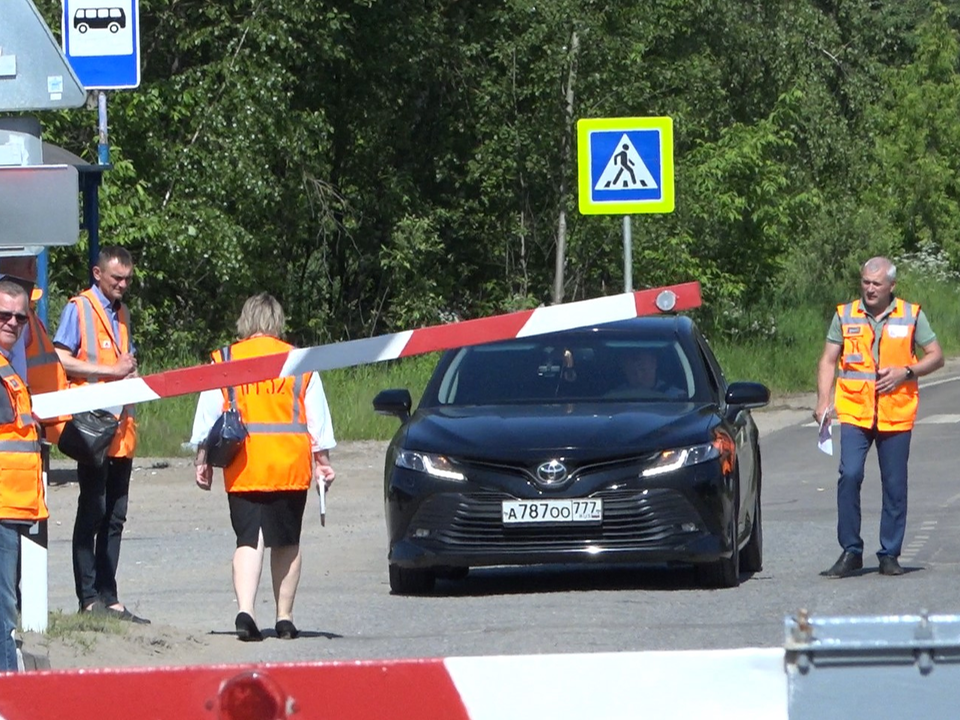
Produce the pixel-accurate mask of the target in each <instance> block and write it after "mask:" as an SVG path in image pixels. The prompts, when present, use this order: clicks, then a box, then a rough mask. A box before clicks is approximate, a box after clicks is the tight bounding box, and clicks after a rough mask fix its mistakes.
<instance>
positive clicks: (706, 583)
mask: <svg viewBox="0 0 960 720" xmlns="http://www.w3.org/2000/svg"><path fill="white" fill-rule="evenodd" d="M739 515H740V489H739V488H737V498H736V501H735V502H734V505H733V513H732V516H731V518H730V519H731V525H732V527H730V528H728V530H727V532H729V533H730V542H731V545H732V547H733V552H731V553H730V557H728V558H720V559H719V560H716V561H714V562H710V563H703V564H702V565H697V582H698V583H699V584H700V586H701V587H705V588H734V587H737V586H738V585H739V584H740V542H739V539H738V537H737V519H738V517H739Z"/></svg>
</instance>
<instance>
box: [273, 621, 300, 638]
mask: <svg viewBox="0 0 960 720" xmlns="http://www.w3.org/2000/svg"><path fill="white" fill-rule="evenodd" d="M276 630H277V637H278V638H280V639H281V640H294V639H296V637H297V635H299V634H300V631H299V630H297V626H296V625H294V624H293V623H292V622H290V621H289V620H277V625H276Z"/></svg>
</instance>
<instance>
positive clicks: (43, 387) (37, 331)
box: [25, 310, 70, 445]
mask: <svg viewBox="0 0 960 720" xmlns="http://www.w3.org/2000/svg"><path fill="white" fill-rule="evenodd" d="M27 315H28V316H29V317H30V342H29V343H28V344H27V346H26V348H25V354H26V358H27V385H29V386H30V392H31V393H33V394H34V395H39V394H40V393H48V392H56V391H57V390H64V389H65V388H66V387H67V373H66V372H65V371H64V369H63V365H61V364H60V358H59V357H58V356H57V351H56V348H54V346H53V341H51V340H50V336H49V335H48V334H47V328H46V327H44V324H43V322H42V321H41V320H40V318H39V317H37V315H36V313H35V312H34V311H33V310H30V312H29V313H27ZM69 419H70V416H69V415H68V416H64V417H59V418H52V419H50V420H44V421H42V423H41V425H42V430H43V436H44V438H45V439H46V440H48V441H49V442H50V443H52V444H54V445H56V443H57V440H58V439H59V438H60V432H61V430H62V429H63V423H64V422H66V421H67V420H69Z"/></svg>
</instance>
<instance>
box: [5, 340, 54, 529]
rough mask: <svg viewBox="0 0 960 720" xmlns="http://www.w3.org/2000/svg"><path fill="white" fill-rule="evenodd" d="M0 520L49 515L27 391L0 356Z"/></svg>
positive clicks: (37, 518) (35, 426)
mask: <svg viewBox="0 0 960 720" xmlns="http://www.w3.org/2000/svg"><path fill="white" fill-rule="evenodd" d="M0 381H2V383H3V389H4V392H0V519H3V520H43V519H45V518H48V517H50V513H49V511H48V510H47V502H46V498H45V497H44V490H43V470H42V467H41V463H40V435H39V433H38V430H37V424H36V422H35V421H34V419H33V409H32V407H31V405H30V393H29V392H28V391H27V386H26V385H24V383H23V380H21V379H20V376H19V375H17V373H16V372H15V371H14V369H13V368H12V367H11V366H10V363H8V362H7V360H6V358H4V357H3V356H0Z"/></svg>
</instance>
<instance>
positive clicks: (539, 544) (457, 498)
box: [408, 488, 701, 552]
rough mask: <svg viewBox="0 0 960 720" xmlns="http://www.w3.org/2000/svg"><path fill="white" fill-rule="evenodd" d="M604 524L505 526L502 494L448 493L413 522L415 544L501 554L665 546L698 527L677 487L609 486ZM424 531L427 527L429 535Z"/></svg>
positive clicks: (425, 506)
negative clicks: (689, 525)
mask: <svg viewBox="0 0 960 720" xmlns="http://www.w3.org/2000/svg"><path fill="white" fill-rule="evenodd" d="M590 497H592V498H602V500H603V522H602V523H601V524H584V523H569V522H568V523H558V524H549V525H548V524H545V523H544V524H534V525H520V526H514V525H510V526H505V525H504V524H503V519H502V510H501V502H502V501H503V500H510V499H513V498H512V497H511V496H509V495H506V494H504V493H496V492H483V493H471V494H469V495H458V494H444V495H435V496H433V497H431V498H428V499H427V500H426V501H424V503H423V504H422V505H421V506H420V508H419V509H418V511H417V513H416V515H415V516H414V518H413V520H412V521H411V522H410V524H409V526H408V527H409V529H410V531H411V532H414V531H416V530H419V531H420V532H419V533H418V537H417V544H418V545H420V546H421V547H425V548H426V547H430V546H431V545H433V544H434V543H436V544H437V545H438V548H437V549H438V550H439V549H440V548H441V547H442V548H443V549H445V550H448V551H459V552H469V551H470V550H471V549H476V550H478V551H479V550H485V549H489V548H491V547H495V548H496V549H497V550H498V551H502V552H530V551H536V550H552V551H555V550H560V551H562V550H582V549H585V548H586V547H588V546H591V545H600V546H602V547H604V548H606V549H618V548H639V549H642V548H643V547H645V546H648V547H663V546H664V545H670V544H671V542H672V540H673V539H674V538H675V539H676V540H677V542H681V541H682V540H684V539H689V537H690V532H691V531H690V530H681V525H682V524H683V523H694V524H696V526H697V527H700V525H701V522H700V517H699V515H698V514H697V512H696V510H695V508H694V507H693V506H691V505H690V503H689V502H688V501H687V500H686V498H684V496H683V495H682V494H681V493H679V492H676V491H674V490H669V489H663V488H656V489H649V490H605V491H600V492H597V493H595V494H593V495H591V496H590ZM423 531H428V532H427V533H426V534H425V533H424V532H423Z"/></svg>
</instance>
